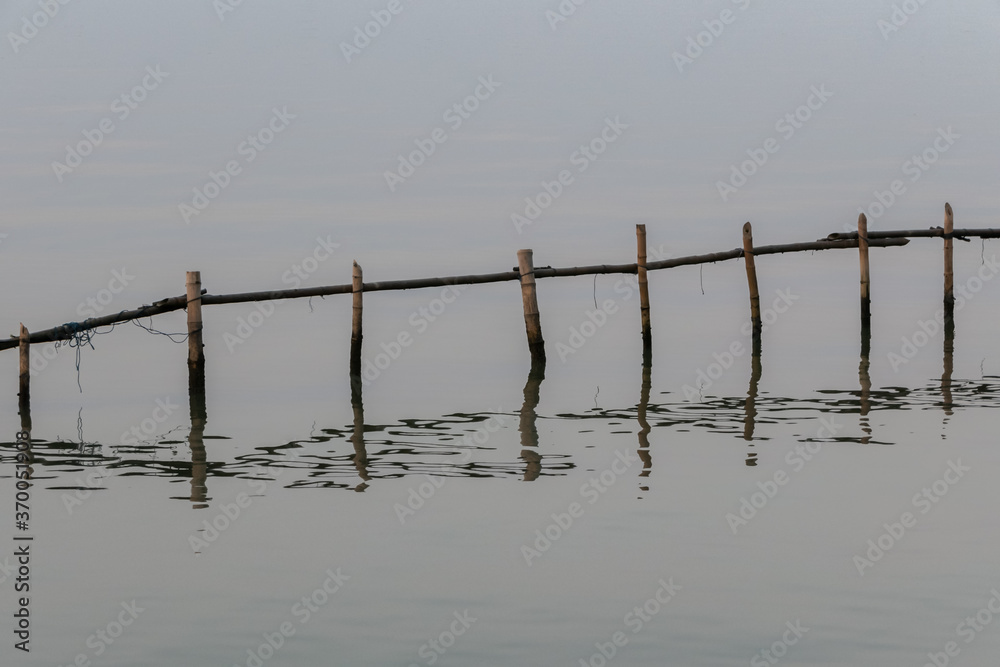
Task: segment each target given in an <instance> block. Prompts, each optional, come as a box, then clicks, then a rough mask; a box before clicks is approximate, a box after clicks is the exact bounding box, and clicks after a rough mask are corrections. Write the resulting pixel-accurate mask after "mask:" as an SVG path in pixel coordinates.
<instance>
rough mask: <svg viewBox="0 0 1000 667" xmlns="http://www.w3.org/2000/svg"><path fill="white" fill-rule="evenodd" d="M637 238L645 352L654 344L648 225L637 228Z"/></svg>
mask: <svg viewBox="0 0 1000 667" xmlns="http://www.w3.org/2000/svg"><path fill="white" fill-rule="evenodd" d="M635 237H636V244H637V246H638V256H637V262H636V267H637V273H638V276H639V308H640V310H641V313H642V346H643V349H644V350H645V349H646V348H649V347H650V346H651V345H652V342H653V334H652V327H651V325H650V321H649V282H648V280H647V279H646V225H636V226H635Z"/></svg>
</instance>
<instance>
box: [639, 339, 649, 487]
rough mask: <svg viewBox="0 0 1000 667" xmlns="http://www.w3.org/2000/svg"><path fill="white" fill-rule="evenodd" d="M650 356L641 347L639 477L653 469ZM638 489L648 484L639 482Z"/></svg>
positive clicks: (647, 349)
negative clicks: (640, 462) (649, 414)
mask: <svg viewBox="0 0 1000 667" xmlns="http://www.w3.org/2000/svg"><path fill="white" fill-rule="evenodd" d="M651 361H652V360H651V358H650V355H649V348H648V347H646V348H644V349H643V360H642V388H641V389H640V391H639V405H638V406H637V411H636V418H637V420H638V421H639V450H638V454H639V460H641V461H642V472H640V473H639V477H649V473H650V472H651V471H652V469H653V457H652V456H651V455H650V451H649V433H650V431H652V430H653V429H652V427H651V426H650V425H649V420H648V419H646V413H647V411H648V410H649V394H650V390H651V387H652V379H653V366H652V363H651ZM639 490H640V491H649V485H648V484H646V483H644V482H640V483H639Z"/></svg>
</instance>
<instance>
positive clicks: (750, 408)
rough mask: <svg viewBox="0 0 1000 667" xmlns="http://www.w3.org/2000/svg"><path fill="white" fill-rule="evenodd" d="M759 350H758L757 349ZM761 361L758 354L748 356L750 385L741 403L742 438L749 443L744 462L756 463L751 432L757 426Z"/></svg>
mask: <svg viewBox="0 0 1000 667" xmlns="http://www.w3.org/2000/svg"><path fill="white" fill-rule="evenodd" d="M758 352H759V350H758ZM760 375H761V363H760V354H759V353H758V354H754V355H752V356H751V357H750V386H749V388H747V399H746V401H745V402H744V403H743V439H744V440H746V441H747V442H748V443H750V444H749V447H750V449H749V450H748V451H747V460H746V464H747V465H748V466H755V465H757V452H756V451H755V450H754V444H753V432H754V429H755V428H756V426H757V422H756V420H757V390H758V386H759V385H760Z"/></svg>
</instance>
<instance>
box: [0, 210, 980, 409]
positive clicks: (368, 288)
mask: <svg viewBox="0 0 1000 667" xmlns="http://www.w3.org/2000/svg"><path fill="white" fill-rule="evenodd" d="M931 237H940V238H942V239H943V240H944V313H945V321H946V327H949V326H950V327H953V326H954V320H953V317H954V304H955V296H954V269H953V266H954V265H953V260H952V254H953V239H956V238H958V239H961V240H965V241H968V240H969V238H970V237H979V238H998V237H1000V229H955V228H954V215H953V213H952V208H951V206H950V205H949V204H945V216H944V226H943V227H932V228H930V229H922V230H898V231H881V232H876V231H873V232H869V231H868V221H867V219H866V217H865V215H864V214H861V216H860V217H859V218H858V231H857V232H849V233H836V234H830V235H829V236H828V237H827V238H825V239H820V240H818V241H810V242H805V243H790V244H785V245H766V246H755V245H754V242H753V230H752V228H751V226H750V223H749V222H748V223H746V224H745V225H743V230H742V246H741V247H739V248H735V249H733V250H727V251H724V252H716V253H710V254H705V255H691V256H687V257H677V258H672V259H664V260H659V261H653V262H650V261H647V256H646V226H645V225H636V241H637V253H636V262H635V263H633V264H612V265H607V264H601V265H595V266H578V267H567V268H552V267H549V266H542V267H536V266H535V265H534V258H533V254H532V251H531V250H527V249H526V250H520V251H518V253H517V262H518V265H517V267H514V268H513V269H512V270H510V271H503V272H500V273H488V274H479V275H464V276H450V277H444V278H421V279H416V280H393V281H385V282H371V283H366V282H364V281H363V273H362V269H361V267H360V266H359V265H358V264H357V262H355V263H354V265H353V271H352V281H351V283H349V284H344V285H329V286H324V287H312V288H300V289H290V290H274V291H267V292H246V293H242V294H208V293H207V291H206V290H204V289H202V285H201V273H200V272H199V271H189V272H188V273H187V276H186V288H187V289H186V293H185V295H183V296H175V297H171V298H168V299H163V300H161V301H156V302H155V303H152V304H150V305H145V306H142V307H140V308H136V309H133V310H123V311H121V312H118V313H115V314H112V315H107V316H104V317H97V318H91V319H88V320H85V321H83V322H70V323H67V324H63V325H60V326H57V327H53V328H51V329H46V330H44V331H35V332H29V331H28V330H27V329H26V328H25V326H24V325H23V324H22V325H21V330H20V334H19V335H18V336H11V338H10V339H8V340H0V350H6V349H12V348H15V347H16V348H19V350H20V368H19V374H20V375H19V379H20V391H19V394H18V395H19V399H20V400H19V403H20V405H21V407H22V414H23V413H25V412H27V410H28V409H29V396H30V387H29V377H30V373H29V370H30V367H29V361H30V357H29V350H30V346H31V345H32V344H35V343H45V342H53V341H62V340H70V339H73V338H76V337H77V336H79V335H80V334H81V333H83V332H87V331H91V330H94V329H96V328H98V327H102V326H107V325H113V324H118V323H122V322H128V321H131V320H137V319H140V318H145V317H152V316H154V315H159V314H162V313H168V312H172V311H176V310H182V309H186V310H187V325H188V339H187V340H188V368H189V379H190V382H189V389H190V391H191V394H192V395H204V381H205V377H204V363H205V356H204V343H203V321H202V307H203V306H211V305H218V304H232V303H247V302H254V301H272V300H277V299H296V298H304V297H313V296H328V295H333V294H351V295H352V299H353V309H352V313H353V314H352V323H351V352H350V355H351V363H350V369H351V375H352V377H354V378H357V377H359V376H360V373H361V346H362V339H363V331H362V323H363V295H364V293H365V292H377V291H385V290H407V289H419V288H424V287H447V286H452V285H474V284H483V283H496V282H505V281H515V280H516V281H519V282H520V285H521V296H522V302H523V309H524V322H525V331H526V334H527V339H528V349H529V352H530V354H531V361H532V369H533V372H541V373H544V364H545V343H544V339H543V336H542V326H541V315H540V313H539V308H538V300H537V297H536V280H537V279H540V278H554V277H560V276H584V275H597V274H637V276H638V282H639V295H640V315H641V331H642V340H643V362H644V365H648V364H649V363H650V361H651V346H652V330H651V325H650V309H651V306H650V294H649V283H648V280H647V273H648V272H649V271H659V270H662V269H670V268H675V267H679V266H691V265H697V264H708V263H713V262H721V261H725V260H730V259H738V258H743V260H744V263H745V265H746V274H747V286H748V290H749V297H750V316H751V321H752V332H753V339H752V340H753V356H755V357H756V356H759V355H760V344H761V341H760V339H761V311H760V297H759V292H758V289H757V266H756V258H757V257H760V256H764V255H772V254H778V253H787V252H802V251H813V250H833V249H843V248H857V249H858V254H859V263H860V273H861V280H860V284H861V294H860V300H861V325H862V333H863V339H867V338H868V337H869V336H870V326H871V295H870V272H869V249H870V248H873V247H874V248H879V247H890V246H903V245H906V244H907V243H909V239H910V238H931ZM357 384H360V383H359V382H358V383H357Z"/></svg>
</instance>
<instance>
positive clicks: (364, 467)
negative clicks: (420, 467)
mask: <svg viewBox="0 0 1000 667" xmlns="http://www.w3.org/2000/svg"><path fill="white" fill-rule="evenodd" d="M351 410H352V412H353V413H354V430H353V431H352V433H351V443H352V444H353V445H354V466H355V467H356V468H357V469H358V476H359V477H361V479H362V480H363V481H362V482H361V483H360V484H358V485H357V486H356V487H354V490H355V491H358V492H361V491H364V490H365V489H367V488H368V484H367V482H368V481H369V480H370V479H371V476H370V475H369V474H368V450H366V449H365V405H364V402H363V401H362V398H361V376H360V375H352V376H351Z"/></svg>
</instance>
